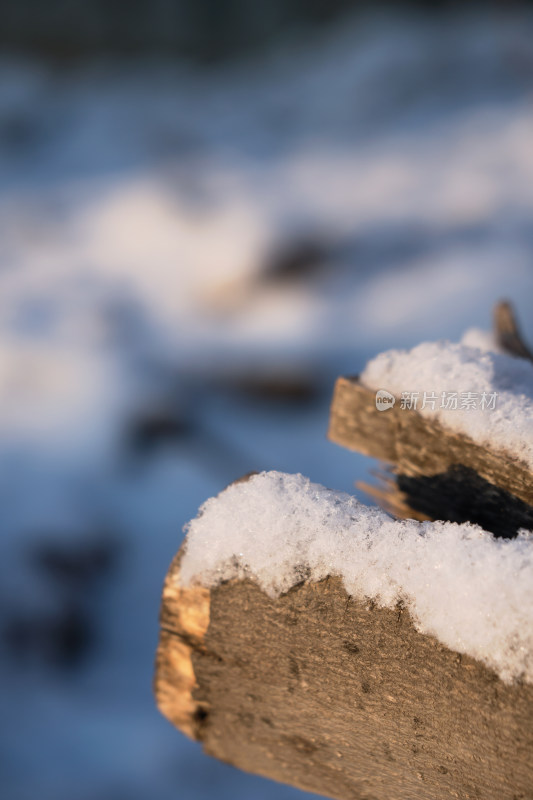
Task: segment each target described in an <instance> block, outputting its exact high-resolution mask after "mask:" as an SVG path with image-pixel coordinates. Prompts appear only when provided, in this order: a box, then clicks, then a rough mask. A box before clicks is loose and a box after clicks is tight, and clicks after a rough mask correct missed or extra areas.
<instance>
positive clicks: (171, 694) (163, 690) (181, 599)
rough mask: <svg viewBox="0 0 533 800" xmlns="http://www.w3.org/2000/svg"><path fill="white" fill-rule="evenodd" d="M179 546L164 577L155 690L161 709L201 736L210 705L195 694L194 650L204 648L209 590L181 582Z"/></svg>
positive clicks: (184, 729)
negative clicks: (203, 722)
mask: <svg viewBox="0 0 533 800" xmlns="http://www.w3.org/2000/svg"><path fill="white" fill-rule="evenodd" d="M182 555H183V547H182V548H181V549H180V551H179V552H178V554H177V555H176V557H175V558H174V560H173V561H172V564H171V565H170V569H169V571H168V573H167V576H166V578H165V584H164V587H163V596H162V602H161V613H160V624H161V628H160V632H159V644H158V648H157V655H156V670H155V679H154V692H155V696H156V701H157V706H158V708H159V710H160V711H161V713H162V714H163V715H164V716H165V717H166V718H167V719H168V720H169V721H170V722H171V723H172V724H173V725H175V726H176V727H177V728H179V729H180V730H181V731H182V732H183V733H184V734H186V736H188V737H189V738H191V739H195V740H198V739H199V738H200V729H201V724H202V720H203V719H204V717H205V715H206V712H207V709H206V708H205V705H206V704H205V703H200V702H198V701H196V700H195V699H194V698H193V692H194V689H195V688H197V681H196V676H195V674H194V666H193V659H192V656H193V653H194V651H195V650H200V651H202V650H203V649H204V638H205V634H206V632H207V628H208V627H209V614H210V591H209V589H206V588H205V587H203V586H191V587H186V588H184V587H182V586H181V585H180V561H181V558H182Z"/></svg>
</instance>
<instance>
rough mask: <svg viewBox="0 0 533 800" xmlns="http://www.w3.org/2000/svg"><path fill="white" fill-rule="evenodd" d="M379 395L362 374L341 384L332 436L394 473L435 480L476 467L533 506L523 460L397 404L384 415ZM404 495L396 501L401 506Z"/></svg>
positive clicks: (530, 477) (531, 480)
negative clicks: (453, 469)
mask: <svg viewBox="0 0 533 800" xmlns="http://www.w3.org/2000/svg"><path fill="white" fill-rule="evenodd" d="M375 397H376V392H375V390H372V389H368V388H367V387H366V386H363V385H362V384H361V383H360V382H359V379H358V377H357V376H354V377H341V378H338V379H337V381H336V383H335V389H334V392H333V399H332V402H331V410H330V421H329V429H328V438H329V439H330V441H332V442H334V443H335V444H339V445H341V446H342V447H346V448H348V449H350V450H356V451H357V452H359V453H363V454H364V455H367V456H371V457H373V458H378V459H380V460H381V461H384V462H387V463H389V464H393V465H394V472H395V473H399V474H404V475H408V476H431V475H437V474H439V473H440V472H444V471H445V470H446V469H447V468H448V467H450V466H451V465H453V464H462V465H464V466H465V467H469V468H472V469H474V470H475V471H476V472H477V474H478V475H480V476H481V477H482V478H484V479H485V480H487V481H489V483H492V484H494V485H495V486H498V487H499V488H501V489H505V490H506V491H508V492H510V493H511V494H512V495H514V496H515V497H518V498H519V499H520V500H522V501H523V502H525V503H528V504H529V505H533V474H532V472H531V470H530V468H529V467H528V465H527V464H526V463H525V462H524V461H522V460H521V459H519V458H517V457H515V456H513V455H512V454H510V453H507V452H505V451H502V450H498V451H496V450H490V449H489V448H488V447H487V446H486V445H481V444H478V443H476V442H474V441H473V440H472V439H470V438H469V437H468V436H466V435H465V434H462V433H457V432H455V431H451V430H448V429H446V428H444V427H443V426H442V425H441V424H440V423H438V422H437V421H433V420H431V419H429V418H428V417H425V416H423V415H422V414H420V413H418V412H417V411H413V410H410V411H406V410H402V409H400V408H399V405H398V404H396V405H395V406H394V407H393V408H390V409H388V410H386V411H378V410H377V408H376V404H375ZM402 500H403V498H402V497H398V498H395V499H394V498H393V502H395V504H398V503H400V505H401V501H402Z"/></svg>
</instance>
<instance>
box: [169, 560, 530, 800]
mask: <svg viewBox="0 0 533 800" xmlns="http://www.w3.org/2000/svg"><path fill="white" fill-rule="evenodd" d="M178 572H179V560H178V561H175V562H174V564H173V566H172V568H171V570H170V572H169V576H168V578H167V583H166V591H165V595H164V598H163V606H162V615H161V620H162V633H161V640H160V644H159V650H158V658H157V673H156V680H155V689H156V696H157V701H158V704H159V707H160V709H161V711H162V712H163V713H164V714H165V715H166V716H167V717H168V718H169V719H170V720H171V721H172V722H173V723H174V724H175V725H177V726H178V727H179V728H181V730H183V731H184V732H185V733H186V734H187V735H189V736H192V737H193V738H196V739H198V740H199V741H201V742H202V744H203V748H204V750H205V751H206V752H207V753H208V754H210V755H212V756H215V757H216V758H219V759H222V760H223V761H226V762H228V763H230V764H234V765H235V766H237V767H239V768H240V769H244V770H247V771H249V772H254V773H257V774H260V775H264V776H266V777H269V778H273V779H275V780H278V781H282V782H285V783H289V784H291V785H293V786H297V787H300V788H302V789H306V790H309V791H313V792H317V793H319V794H323V795H326V796H328V797H332V798H338V799H339V800H418V798H420V800H421V799H422V798H424V799H425V800H446V798H460V800H470V799H472V800H474V798H475V800H533V760H532V758H531V755H532V753H533V749H532V748H533V687H531V686H529V685H506V684H504V683H502V681H501V680H500V679H499V678H498V677H497V675H495V674H494V673H493V672H492V671H491V670H489V669H487V668H486V667H485V666H483V665H482V664H480V663H478V662H476V661H474V660H473V659H471V658H469V657H466V656H461V655H460V654H458V653H456V652H453V651H451V650H449V649H448V648H446V647H445V646H443V645H442V644H440V643H439V642H438V641H437V640H436V639H434V638H433V637H432V636H427V635H422V634H420V633H418V632H417V631H416V630H415V628H414V626H413V624H412V621H411V619H410V617H409V614H408V613H407V612H406V611H404V610H402V609H401V608H397V609H395V610H387V609H382V608H378V607H377V606H375V605H373V604H371V603H366V602H362V601H359V600H354V599H353V598H350V597H349V596H348V595H347V594H346V592H345V590H344V589H343V587H342V585H341V583H340V581H339V579H337V578H328V579H326V580H324V581H321V582H320V583H310V582H304V583H302V584H300V585H298V586H296V587H294V588H293V589H292V590H291V591H289V592H288V593H287V594H285V595H283V596H281V597H280V598H278V599H276V600H273V599H271V598H269V597H268V596H267V595H266V594H264V592H262V591H261V590H260V589H259V588H258V586H257V585H255V584H254V583H252V582H250V581H230V582H227V583H225V584H223V585H221V586H219V587H218V588H216V589H214V590H212V591H211V592H206V590H205V589H189V590H183V589H176V586H177V585H178V584H177V581H179V574H178ZM183 604H184V605H185V609H186V611H185V613H184V612H183ZM206 608H208V609H209V611H208V625H207V627H206V628H205V630H204V632H203V633H202V630H203V627H204V624H205V621H206V617H205V616H203V615H204V614H205V609H206ZM192 609H195V610H194V611H192ZM198 615H199V616H200V618H202V619H203V622H202V623H201V624H200V626H199V627H195V632H194V634H191V631H190V627H189V625H188V624H187V623H185V625H184V623H183V620H184V618H185V619H192V618H194V617H198ZM184 650H187V653H186V655H184ZM191 666H192V674H191V671H190V670H191Z"/></svg>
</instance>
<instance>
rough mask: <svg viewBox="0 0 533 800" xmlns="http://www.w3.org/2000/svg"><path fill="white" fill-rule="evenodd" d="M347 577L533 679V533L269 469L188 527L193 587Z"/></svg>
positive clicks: (424, 628)
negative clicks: (386, 502) (439, 516)
mask: <svg viewBox="0 0 533 800" xmlns="http://www.w3.org/2000/svg"><path fill="white" fill-rule="evenodd" d="M327 575H336V576H339V577H340V578H342V581H343V584H344V586H345V588H346V591H347V592H348V593H349V594H350V595H352V596H354V597H357V598H361V599H363V598H368V599H372V600H374V601H376V602H377V603H378V604H379V605H380V606H382V607H385V608H394V607H395V606H396V604H397V603H398V602H399V601H401V602H402V603H403V605H404V607H406V608H408V609H409V612H410V614H411V616H412V619H413V621H414V624H415V626H416V628H417V630H419V631H420V632H421V633H425V634H431V635H433V636H435V637H436V638H437V639H439V640H440V641H441V642H442V643H443V644H445V645H446V646H448V647H449V648H451V649H453V650H456V651H458V652H460V653H466V654H468V655H470V656H472V657H474V658H477V659H478V660H480V661H483V662H484V663H485V664H486V665H487V666H489V667H490V668H492V669H494V670H495V671H496V672H498V674H499V675H500V677H501V678H502V679H503V680H505V681H511V680H513V679H517V678H522V679H525V680H526V681H527V682H529V683H531V682H533V536H531V534H529V533H526V532H521V533H520V534H519V535H518V537H517V538H516V539H512V540H511V539H495V538H494V537H493V536H492V534H490V533H486V532H485V531H483V530H482V529H481V528H480V527H478V526H477V525H472V524H470V523H466V524H463V525H458V524H456V523H453V522H423V523H419V522H416V521H414V520H400V521H395V520H392V519H391V518H390V517H388V516H387V515H386V514H385V513H384V512H383V511H381V510H380V509H377V508H368V507H366V506H364V505H362V504H361V503H360V502H359V501H358V500H357V499H356V498H355V497H352V496H351V495H347V494H343V493H338V492H333V491H330V490H328V489H325V488H324V487H323V486H320V485H318V484H315V483H312V482H311V481H309V480H308V479H307V478H305V477H303V476H302V475H288V474H285V473H281V472H262V473H260V474H258V475H255V476H253V477H252V478H251V479H250V480H249V481H247V482H245V483H238V484H233V485H232V486H230V487H229V488H228V489H226V490H225V491H224V492H222V494H220V495H219V496H218V497H215V498H212V499H210V500H208V501H207V502H206V503H205V504H204V505H203V506H202V508H201V510H200V513H199V515H198V517H197V518H196V519H194V520H193V521H192V522H190V523H189V524H188V526H187V540H186V551H185V555H184V558H183V560H182V565H181V577H180V580H181V582H182V584H183V585H188V584H191V583H201V584H202V585H204V586H216V585H217V584H219V583H220V582H221V581H225V580H228V579H230V578H245V577H249V578H252V579H254V580H255V581H257V583H258V584H259V585H260V586H261V588H262V589H263V590H264V591H265V592H267V593H268V594H269V595H270V596H271V597H277V596H278V595H279V594H280V593H282V592H286V591H287V590H288V589H289V588H290V587H291V586H293V585H294V584H295V583H297V582H299V581H300V580H302V578H306V579H307V578H308V579H309V580H313V581H319V580H321V579H323V578H325V577H326V576H327Z"/></svg>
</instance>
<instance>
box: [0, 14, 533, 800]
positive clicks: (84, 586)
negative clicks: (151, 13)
mask: <svg viewBox="0 0 533 800" xmlns="http://www.w3.org/2000/svg"><path fill="white" fill-rule="evenodd" d="M33 5H34V6H35V8H34V9H33V12H34V16H30V17H28V19H30V20H31V21H33V28H32V29H31V30H29V27H31V26H29V23H28V26H29V27H27V28H24V13H23V12H24V9H26V11H27V12H28V10H29V11H30V12H31V10H32V3H31V2H30V0H24V2H19V3H16V4H12V8H11V10H10V13H11V23H10V24H11V27H9V25H7V27H6V25H4V27H3V28H2V31H3V33H2V34H0V40H1V41H2V43H3V55H2V58H1V59H0V498H1V500H0V509H1V511H0V525H1V530H0V662H1V664H0V679H1V682H2V692H1V700H0V704H1V705H0V709H1V719H2V732H1V733H0V787H1V792H2V797H3V798H6V800H34V798H36V797H39V798H40V800H71V799H72V798H73V797H76V798H77V800H122V798H124V799H125V798H128V800H141V799H144V798H148V797H149V798H153V800H167V798H177V797H179V798H191V800H203V799H204V798H205V800H207V799H208V798H213V797H216V798H228V799H229V798H231V799H232V800H241V799H242V800H244V798H252V797H253V798H254V800H261V798H273V799H277V800H285V799H286V798H287V799H288V798H295V800H296V798H297V797H304V795H303V793H300V792H298V791H296V790H293V789H289V788H287V787H283V786H277V785H275V784H273V783H270V782H268V781H264V780H261V779H259V778H255V777H252V776H248V775H245V774H243V773H240V772H237V771H235V770H233V769H232V768H231V767H226V766H224V765H222V764H218V763H217V762H215V761H213V760H210V759H208V758H207V757H205V756H203V755H202V753H201V750H200V747H199V746H197V745H195V744H193V743H190V742H188V740H186V739H185V738H184V737H183V736H181V734H179V733H178V732H176V731H175V730H174V729H173V728H172V727H171V726H170V724H169V723H167V722H166V720H165V719H164V718H163V717H162V716H161V715H160V714H159V713H158V712H157V710H156V708H155V704H154V700H153V697H152V691H151V681H152V672H153V658H154V652H155V648H156V643H157V627H158V625H157V615H158V606H159V598H160V591H161V586H162V581H163V578H164V575H165V572H166V569H167V567H168V565H169V563H170V560H171V558H172V556H173V555H174V553H175V552H176V550H177V549H178V547H179V544H180V541H181V537H182V533H181V529H182V526H183V524H184V523H185V522H186V521H187V520H188V519H190V518H191V517H192V516H194V515H195V514H196V511H197V508H198V506H199V505H200V504H201V503H202V502H203V500H205V499H206V498H207V497H209V496H210V495H212V494H214V493H216V492H218V491H220V490H221V489H222V488H223V487H224V486H225V485H227V484H228V483H229V482H230V481H232V480H233V479H235V478H237V477H239V476H240V475H242V474H243V473H245V472H247V471H249V470H252V469H256V470H260V469H277V470H283V471H288V472H303V473H304V474H306V475H307V476H309V477H310V478H311V479H312V480H314V481H318V482H320V483H323V484H325V485H326V486H329V487H332V488H337V489H343V490H347V491H354V489H353V481H354V480H355V479H356V478H363V477H364V476H365V474H366V471H367V469H368V467H369V463H368V460H366V459H363V458H362V457H358V456H356V455H354V454H350V453H347V452H344V451H342V450H341V449H340V448H337V447H335V446H334V445H332V444H329V443H328V442H327V441H326V440H325V431H326V427H327V419H328V404H329V399H330V395H331V390H332V386H333V381H334V378H335V376H336V375H337V374H340V373H348V374H351V373H355V372H357V371H359V370H360V369H362V367H363V366H364V363H365V361H366V360H367V359H368V358H370V357H372V356H373V355H375V354H376V353H377V352H379V350H381V349H385V348H390V347H394V346H412V345H415V344H417V343H418V342H419V341H421V340H423V339H438V338H440V337H449V338H455V339H457V338H459V336H460V335H461V333H462V332H463V331H464V330H465V329H466V328H468V327H470V326H478V327H487V326H488V325H489V324H490V310H491V306H492V304H493V302H494V301H495V300H496V299H498V298H500V297H509V298H510V299H511V300H513V301H514V302H515V304H516V307H517V309H518V312H519V316H520V318H521V320H522V321H523V324H524V328H525V333H526V334H527V335H528V336H529V338H530V340H531V339H532V338H533V319H532V317H531V313H530V307H531V300H532V298H533V292H532V290H533V46H532V42H533V14H532V13H531V12H530V11H529V10H528V8H527V7H522V6H520V5H509V6H507V5H506V6H505V13H504V9H503V5H502V8H501V10H496V11H489V9H488V7H487V8H485V10H484V11H483V12H482V11H480V10H477V11H469V12H468V13H466V12H465V11H464V9H463V11H462V12H459V11H449V10H448V11H446V12H439V14H438V15H435V14H433V15H431V16H426V15H425V14H424V13H423V12H422V11H421V10H420V9H419V10H417V11H416V12H415V11H410V12H407V11H403V12H401V13H400V12H399V11H397V12H396V13H395V14H392V12H391V11H389V12H387V13H385V12H380V13H378V12H377V11H376V9H375V8H374V11H373V12H372V13H371V14H369V13H368V12H367V13H365V14H362V13H358V14H357V15H356V16H354V17H351V16H342V15H341V16H340V17H338V18H337V19H336V20H329V22H328V24H327V25H325V24H324V25H320V24H319V25H316V24H314V26H313V25H312V26H310V27H309V26H307V27H298V25H297V24H291V25H290V26H287V32H285V33H283V31H282V32H281V33H279V32H278V35H277V36H275V37H274V36H273V37H271V41H270V40H269V39H268V36H266V37H264V38H265V42H263V41H261V43H260V45H259V43H258V45H257V48H256V49H254V48H253V47H252V48H250V47H249V48H246V47H243V46H242V42H243V41H247V38H246V31H245V32H244V33H242V35H241V38H240V39H239V41H238V42H237V43H235V44H234V43H233V40H232V39H231V37H229V34H228V30H230V29H231V27H228V25H227V24H226V25H225V27H224V31H225V36H226V38H223V37H221V41H223V44H224V47H221V48H219V49H220V52H219V51H218V50H217V48H216V47H214V45H213V42H215V43H216V42H217V41H218V40H217V37H216V36H214V35H211V38H209V37H208V43H209V41H211V42H212V49H213V48H214V49H213V52H211V51H209V48H207V52H208V55H209V54H211V55H212V56H213V58H211V59H210V58H208V57H205V56H206V52H205V51H206V47H205V42H204V43H203V45H204V46H200V45H197V52H198V53H200V56H201V58H196V59H195V58H193V57H192V56H191V53H194V52H195V51H194V42H193V44H191V43H190V42H189V44H188V45H187V46H185V45H184V44H183V42H182V45H181V51H180V49H179V47H178V48H177V49H178V51H179V52H181V55H180V56H179V57H176V56H175V54H172V53H169V52H165V54H163V49H164V48H161V52H159V54H158V57H157V58H154V53H153V52H150V53H148V52H138V51H137V52H136V53H135V57H133V56H131V54H130V55H129V56H125V55H124V54H121V55H120V57H119V56H118V55H116V54H115V55H114V56H113V53H109V52H106V53H99V57H98V58H95V57H94V53H93V54H92V55H91V53H90V52H88V51H90V49H91V46H92V45H91V43H90V42H89V44H87V42H85V44H84V45H83V46H82V44H83V43H80V41H78V40H76V30H77V33H78V34H79V32H80V30H82V29H83V30H85V31H87V30H89V31H90V30H93V29H92V28H90V26H89V27H87V25H86V26H85V28H84V27H83V25H82V24H81V23H80V24H79V25H78V29H75V26H74V27H72V25H71V28H72V37H73V38H72V43H73V44H72V49H73V50H74V51H75V50H76V48H78V50H79V51H80V53H82V56H83V57H78V58H75V57H73V53H70V52H69V53H68V56H69V58H68V59H66V57H65V54H64V53H60V55H61V58H60V57H59V54H58V53H59V51H61V50H62V49H63V50H67V51H68V49H69V48H68V47H67V46H66V44H68V41H69V39H68V25H69V17H68V16H67V17H65V18H63V17H61V19H62V20H63V23H64V24H63V28H61V27H59V28H58V27H57V25H56V28H53V26H52V28H51V29H53V30H55V31H56V32H57V31H59V32H60V33H61V31H63V34H62V35H63V39H62V40H61V41H59V43H58V42H55V45H56V50H57V51H58V52H55V51H54V48H53V47H52V45H51V44H50V41H49V39H46V35H47V34H46V31H47V30H48V29H46V28H45V27H43V23H42V20H41V23H40V22H39V20H40V19H41V17H39V13H41V16H42V14H43V12H42V10H41V12H39V13H37V11H36V10H35V9H36V8H37V6H36V5H35V4H33ZM63 5H64V4H63ZM100 5H101V4H99V7H100ZM163 5H164V4H163ZM274 5H275V7H276V8H278V7H279V4H274ZM293 5H294V4H293ZM336 5H337V6H338V7H339V8H340V6H342V5H343V4H342V3H337V4H336ZM344 5H348V4H346V3H345V4H344ZM52 6H53V8H56V6H58V7H59V6H61V4H58V3H56V4H55V5H54V4H52ZM71 6H72V7H73V8H74V7H75V8H77V7H78V6H80V4H79V3H77V4H71ZM156 6H157V8H159V7H160V6H161V4H160V3H159V4H158V3H156V4H154V8H155V7H156ZM167 6H168V4H167ZM167 6H165V7H167ZM61 7H63V6H61ZM264 7H268V4H267V5H266V6H264V4H262V5H261V8H263V9H264ZM44 8H45V6H42V9H44ZM46 8H47V9H48V8H49V6H48V5H46ZM65 8H66V6H65ZM258 8H259V6H258ZM56 10H57V9H56ZM337 10H338V9H337ZM70 13H71V14H73V13H74V11H72V8H71V10H70ZM80 13H81V12H80ZM17 14H18V16H17ZM13 19H15V23H16V24H15V23H14V22H13ZM81 19H83V17H81ZM223 19H224V15H223V14H222V15H220V20H219V24H220V25H222V24H223ZM251 19H253V15H252V16H251ZM65 20H66V21H65ZM71 23H72V20H71ZM315 23H316V20H315ZM17 24H18V25H19V27H18V28H17ZM40 24H41V27H39V25H40ZM65 25H66V28H65ZM198 25H199V29H201V25H200V23H198ZM0 27H1V26H0ZM163 28H164V26H163ZM226 28H227V30H226ZM267 28H268V25H267ZM28 30H29V33H28ZM262 30H263V29H262ZM6 31H7V32H6ZM21 31H22V33H21ZM24 31H26V33H27V36H26V38H25V37H24V35H23V33H24ZM32 31H33V32H32ZM39 31H41V34H42V36H41V39H39V36H38V33H39ZM48 33H49V31H48ZM9 36H12V39H13V40H12V44H13V46H12V47H10V46H9V45H10V41H9ZM58 36H59V34H58ZM32 37H33V38H32ZM59 38H61V37H59ZM156 38H157V37H156ZM96 39H97V43H96V45H95V44H94V42H93V45H94V48H93V49H94V51H95V52H96V51H99V47H98V46H97V45H98V41H99V40H98V37H96ZM259 39H261V37H258V42H259ZM250 41H251V42H252V44H253V41H254V40H253V38H252V39H250ZM43 42H44V44H43ZM61 42H63V45H61ZM52 44H53V42H52ZM15 45H16V47H15ZM47 45H49V47H48V49H47ZM126 49H128V48H126ZM130 49H135V48H130ZM147 49H148V50H149V49H150V48H147ZM170 49H172V48H170ZM233 49H234V50H235V52H234V53H233V57H229V56H230V54H231V53H232V50H233ZM50 50H51V52H49V51H50ZM137 50H138V48H137ZM141 50H142V48H141ZM184 54H186V55H184ZM213 59H214V60H213ZM428 388H429V389H431V387H428Z"/></svg>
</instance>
